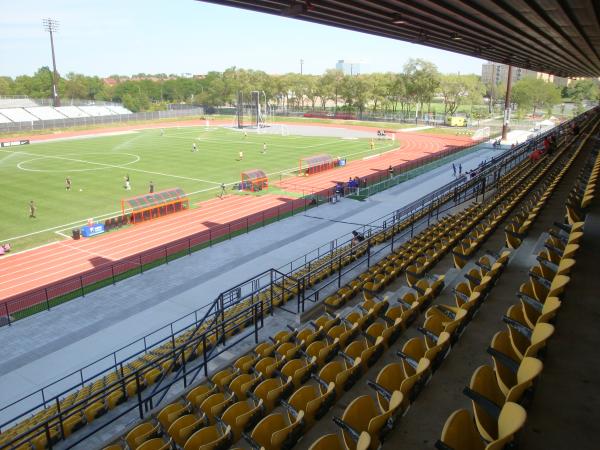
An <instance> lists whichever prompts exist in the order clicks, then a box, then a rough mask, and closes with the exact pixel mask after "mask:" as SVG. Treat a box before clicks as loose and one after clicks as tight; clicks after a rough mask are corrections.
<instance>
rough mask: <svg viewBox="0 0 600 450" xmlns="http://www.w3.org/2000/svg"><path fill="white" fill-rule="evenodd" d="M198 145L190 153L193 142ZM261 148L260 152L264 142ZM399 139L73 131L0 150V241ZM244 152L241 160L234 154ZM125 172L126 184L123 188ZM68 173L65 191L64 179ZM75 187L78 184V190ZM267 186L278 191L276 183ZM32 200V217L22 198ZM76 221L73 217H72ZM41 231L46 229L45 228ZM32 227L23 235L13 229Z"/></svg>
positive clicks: (45, 235)
mask: <svg viewBox="0 0 600 450" xmlns="http://www.w3.org/2000/svg"><path fill="white" fill-rule="evenodd" d="M193 142H195V143H196V145H197V146H198V150H199V151H198V152H195V153H194V152H192V151H191V148H192V143H193ZM263 142H265V143H266V144H267V147H268V150H267V154H266V155H263V154H261V150H262V144H263ZM398 145H399V143H398V142H396V143H392V142H381V141H376V147H375V149H374V151H373V152H371V151H370V150H369V144H368V140H367V139H358V140H342V139H340V138H330V137H300V136H280V135H270V134H261V135H257V134H256V133H254V132H252V131H249V132H248V135H247V137H246V138H244V136H243V134H242V133H240V132H238V131H233V130H228V129H222V128H215V127H213V128H211V129H210V130H208V131H206V130H205V129H204V128H203V127H197V128H170V129H165V135H164V136H160V131H159V130H158V129H153V130H143V131H139V132H134V133H127V134H122V135H113V136H99V137H93V138H78V139H71V140H60V141H52V142H45V143H39V144H31V145H26V146H20V147H9V148H2V149H0V192H2V193H3V195H2V197H3V198H4V199H5V200H4V205H3V206H4V209H3V215H2V220H1V221H0V242H6V241H10V243H11V245H12V246H13V249H14V250H15V251H19V250H23V249H25V248H30V247H34V246H37V245H40V244H44V243H47V242H51V241H54V240H60V239H63V236H60V235H59V234H57V233H56V231H62V232H63V233H64V234H67V235H68V234H70V230H71V228H74V227H75V225H80V224H81V223H80V222H83V221H85V220H86V219H87V218H89V217H93V218H100V217H102V216H104V215H108V214H110V213H117V212H118V211H120V206H121V199H122V198H124V197H128V196H133V195H138V194H143V193H146V192H147V191H148V184H149V183H150V181H153V182H154V185H155V189H156V191H160V190H162V189H167V188H172V187H176V186H177V187H181V188H182V189H184V190H185V191H186V192H188V193H191V196H190V199H191V204H192V206H195V204H196V203H197V202H199V201H202V200H206V199H208V198H214V197H215V196H216V195H217V194H218V192H219V186H220V184H221V183H222V182H224V183H237V182H239V178H240V172H241V171H242V170H245V169H252V168H259V169H263V170H264V171H266V172H267V173H269V174H271V176H270V179H271V181H277V180H279V178H280V177H285V176H287V175H286V173H285V172H286V171H289V170H295V169H296V168H297V166H298V160H299V158H300V157H302V156H309V155H315V154H320V153H329V154H331V155H333V156H349V159H359V158H362V157H364V156H367V155H369V154H372V153H378V152H381V151H385V150H389V149H391V148H394V147H396V146H398ZM240 150H242V151H243V152H244V159H243V161H237V159H238V153H239V151H240ZM126 174H129V176H130V178H131V186H132V190H131V191H125V190H124V188H123V178H124V176H125V175H126ZM67 176H69V177H70V178H71V179H72V182H73V187H72V190H71V191H66V190H65V178H66V177H67ZM80 189H81V191H80ZM270 192H272V193H283V191H281V190H279V189H276V188H274V189H273V190H270ZM30 200H33V201H34V202H35V203H36V205H37V213H36V215H37V218H35V219H30V218H29V217H28V216H29V210H28V203H29V201H30ZM73 222H78V223H77V224H71V223H73ZM44 230H47V231H44ZM27 234H31V235H30V236H27V237H22V238H16V237H18V236H22V235H27Z"/></svg>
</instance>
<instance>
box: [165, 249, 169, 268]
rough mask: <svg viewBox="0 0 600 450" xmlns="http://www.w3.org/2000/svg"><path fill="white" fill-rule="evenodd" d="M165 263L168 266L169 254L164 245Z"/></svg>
mask: <svg viewBox="0 0 600 450" xmlns="http://www.w3.org/2000/svg"><path fill="white" fill-rule="evenodd" d="M165 263H167V264H169V252H168V251H167V246H166V245H165Z"/></svg>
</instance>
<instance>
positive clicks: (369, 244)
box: [367, 238, 371, 268]
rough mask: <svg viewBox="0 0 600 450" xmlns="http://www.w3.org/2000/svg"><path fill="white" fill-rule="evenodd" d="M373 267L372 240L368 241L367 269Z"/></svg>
mask: <svg viewBox="0 0 600 450" xmlns="http://www.w3.org/2000/svg"><path fill="white" fill-rule="evenodd" d="M369 267H371V238H369V240H368V241H367V268H369Z"/></svg>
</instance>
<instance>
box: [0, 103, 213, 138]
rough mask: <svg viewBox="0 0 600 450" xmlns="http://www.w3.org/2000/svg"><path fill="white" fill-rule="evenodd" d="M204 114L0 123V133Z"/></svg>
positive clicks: (172, 112)
mask: <svg viewBox="0 0 600 450" xmlns="http://www.w3.org/2000/svg"><path fill="white" fill-rule="evenodd" d="M203 114H204V109H203V108H192V109H172V110H168V111H152V112H139V113H131V114H115V115H112V116H97V117H76V118H65V119H55V120H36V121H32V122H17V123H0V133H17V132H22V131H32V130H46V129H54V128H70V127H93V126H95V125H105V124H111V123H127V122H136V121H150V120H160V119H170V118H176V117H192V116H201V115H203Z"/></svg>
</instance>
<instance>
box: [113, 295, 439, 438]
mask: <svg viewBox="0 0 600 450" xmlns="http://www.w3.org/2000/svg"><path fill="white" fill-rule="evenodd" d="M432 295H433V292H432V291H431V289H430V290H428V291H427V292H426V294H424V295H423V297H429V296H432ZM416 301H417V302H420V303H424V302H425V301H427V300H425V299H420V298H418V297H417V300H416ZM415 311H416V310H415ZM404 317H406V309H405V308H404V307H403V306H402V305H398V306H394V307H392V308H389V304H388V302H387V300H384V301H377V302H375V301H367V300H365V301H364V302H363V304H362V305H361V307H360V308H356V309H355V310H353V311H351V312H350V313H349V314H347V315H346V316H345V317H343V318H342V317H337V316H336V317H334V316H331V315H329V314H327V313H326V314H325V315H323V316H321V317H320V318H318V319H317V320H315V321H314V322H312V326H311V327H306V328H303V329H301V330H284V331H281V332H279V333H277V334H275V336H273V338H272V340H271V342H270V343H269V342H264V343H262V344H259V345H258V346H257V347H256V348H255V349H254V350H253V351H252V352H250V353H248V354H246V355H244V356H242V357H240V358H239V359H238V360H236V361H235V362H234V363H233V364H232V365H231V366H230V367H227V368H225V369H223V370H220V371H219V372H218V373H216V374H214V375H213V376H212V377H211V379H210V382H207V383H203V384H201V385H199V386H196V387H194V388H193V389H192V390H191V391H189V392H188V393H187V394H186V395H185V397H183V398H182V399H180V400H178V401H177V402H174V403H172V404H170V405H167V406H166V407H164V408H163V409H162V410H161V411H160V412H159V413H158V414H157V416H156V418H155V419H154V420H152V421H148V422H144V423H142V424H140V425H138V426H137V427H135V428H134V429H133V430H131V431H130V432H129V433H128V434H127V435H126V436H124V438H123V440H122V442H119V443H115V444H113V445H111V446H109V447H107V448H106V450H116V449H122V448H123V447H124V445H123V444H126V445H127V448H129V449H130V450H134V449H141V450H151V449H157V448H161V449H162V448H167V447H168V446H171V445H177V446H179V447H181V448H184V449H185V450H190V449H213V448H220V446H224V445H225V446H226V445H231V444H233V443H235V442H237V441H238V440H239V439H240V437H241V435H242V434H243V433H244V431H246V432H247V434H246V436H245V438H246V439H247V440H248V441H250V442H251V443H252V444H253V445H256V446H258V447H264V448H265V449H267V450H277V449H280V448H282V447H285V448H289V446H291V445H292V444H293V443H294V442H295V441H296V440H297V439H298V438H299V437H300V436H301V434H302V433H303V432H304V431H305V430H306V429H307V428H309V427H310V426H311V425H312V424H313V423H314V422H315V421H316V420H318V419H319V418H320V417H322V415H324V414H325V413H326V412H327V410H328V409H329V408H330V407H331V405H332V404H333V403H335V401H336V400H337V399H338V398H339V397H340V396H341V395H342V393H343V392H344V391H346V390H348V389H350V388H351V387H352V385H353V384H354V383H355V382H356V380H357V379H358V378H360V376H361V375H362V373H363V372H364V371H366V369H367V368H368V367H370V366H371V365H372V364H374V363H375V362H376V361H377V359H378V358H379V356H380V355H381V354H382V352H383V351H384V348H385V347H386V346H388V345H391V343H392V342H393V341H395V339H397V337H398V336H399V334H400V333H401V331H402V330H403V327H404V323H403V318H404ZM311 375H312V379H311ZM279 403H281V404H283V405H284V406H283V410H282V412H273V411H274V409H275V408H276V407H277V405H278V404H279ZM265 414H268V415H266V417H265ZM160 435H165V437H166V439H162V438H160V437H159V436H160ZM167 436H168V437H167ZM165 446H167V447H165Z"/></svg>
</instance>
